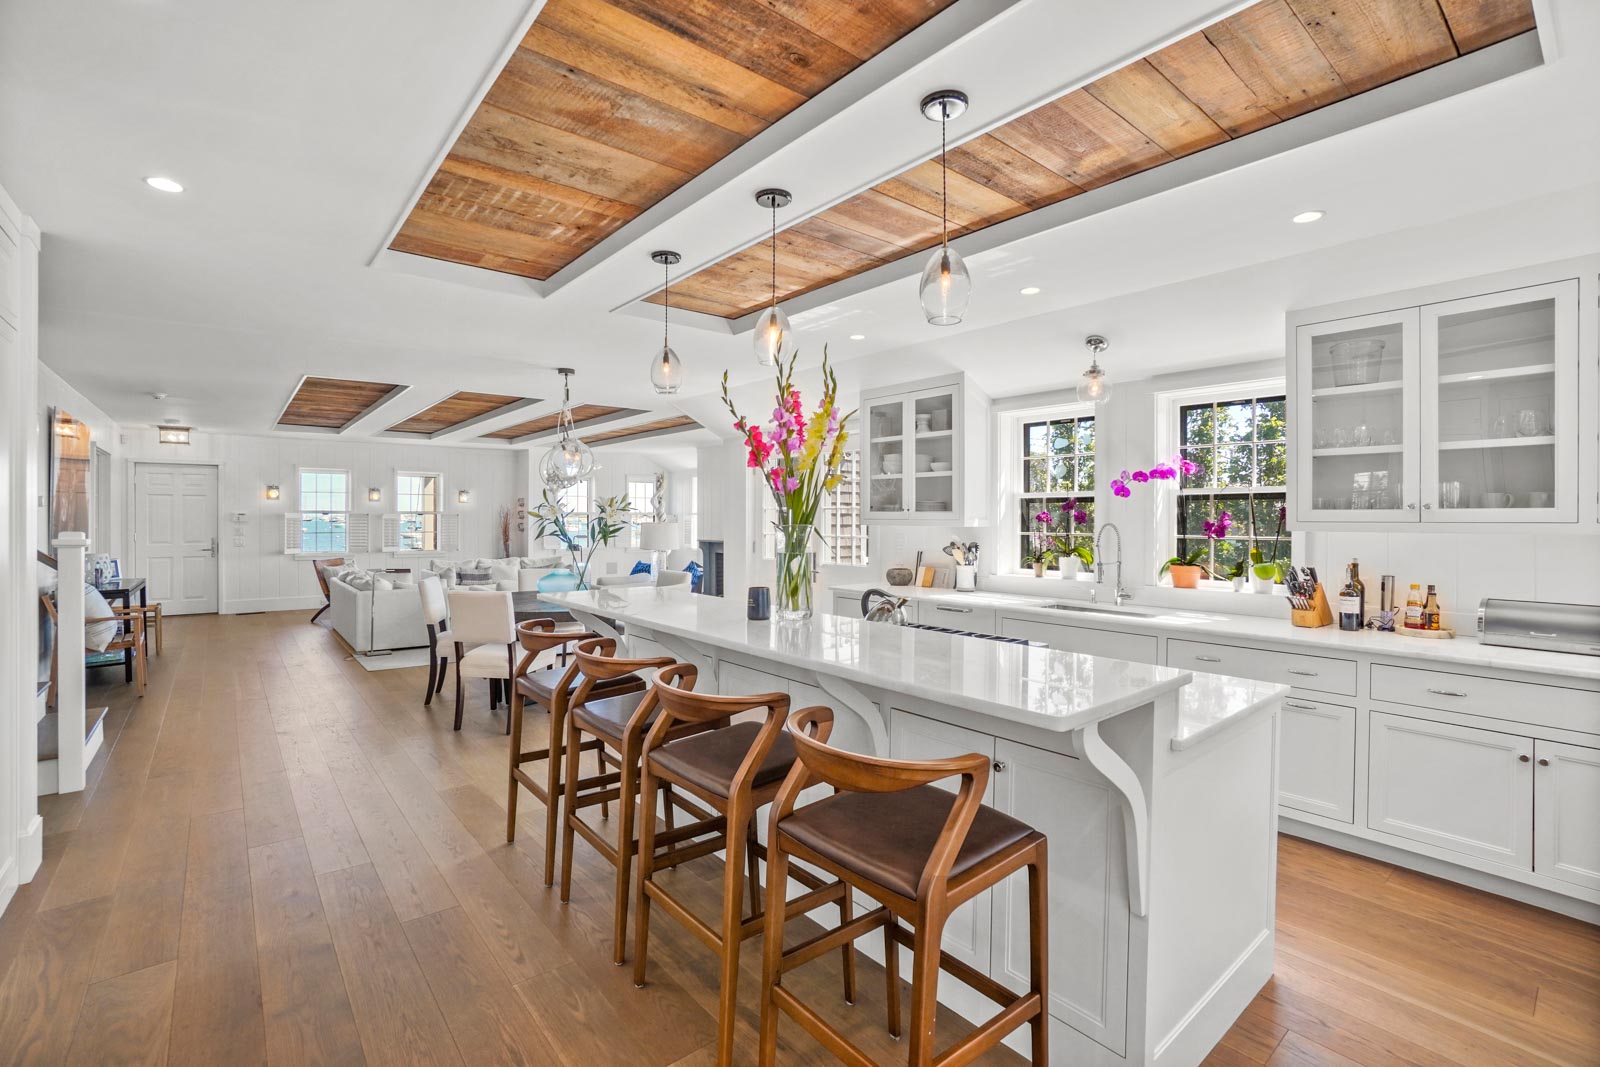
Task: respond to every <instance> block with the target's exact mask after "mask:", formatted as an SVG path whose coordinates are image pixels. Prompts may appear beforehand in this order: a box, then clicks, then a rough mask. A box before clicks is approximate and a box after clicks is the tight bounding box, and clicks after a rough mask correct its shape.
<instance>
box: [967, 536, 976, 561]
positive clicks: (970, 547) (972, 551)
mask: <svg viewBox="0 0 1600 1067" xmlns="http://www.w3.org/2000/svg"><path fill="white" fill-rule="evenodd" d="M967 562H968V563H969V564H971V565H972V566H974V567H976V566H977V565H978V542H976V541H968V542H967Z"/></svg>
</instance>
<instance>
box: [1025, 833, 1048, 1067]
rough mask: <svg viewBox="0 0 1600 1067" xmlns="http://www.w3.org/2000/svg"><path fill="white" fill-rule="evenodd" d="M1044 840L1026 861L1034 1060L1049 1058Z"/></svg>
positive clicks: (1030, 1022)
mask: <svg viewBox="0 0 1600 1067" xmlns="http://www.w3.org/2000/svg"><path fill="white" fill-rule="evenodd" d="M1045 849H1046V846H1045V844H1044V842H1040V844H1039V855H1038V858H1037V859H1035V860H1034V862H1033V863H1030V864H1029V865H1028V908H1029V915H1028V990H1029V992H1031V993H1035V994H1037V995H1038V997H1039V1004H1040V1008H1039V1014H1038V1015H1035V1016H1034V1017H1033V1018H1032V1019H1031V1020H1029V1022H1028V1028H1029V1030H1030V1035H1029V1036H1030V1037H1031V1038H1032V1053H1033V1062H1034V1063H1041V1064H1042V1063H1049V1062H1050V1045H1049V1042H1050V1018H1049V1010H1050V990H1049V986H1048V982H1049V974H1048V971H1049V959H1048V953H1049V946H1050V927H1049V922H1050V920H1049V908H1050V904H1049V901H1047V900H1046V899H1045V897H1046V894H1047V892H1048V889H1049V875H1048V873H1047V872H1048V870H1049V868H1048V866H1047V865H1046V860H1045Z"/></svg>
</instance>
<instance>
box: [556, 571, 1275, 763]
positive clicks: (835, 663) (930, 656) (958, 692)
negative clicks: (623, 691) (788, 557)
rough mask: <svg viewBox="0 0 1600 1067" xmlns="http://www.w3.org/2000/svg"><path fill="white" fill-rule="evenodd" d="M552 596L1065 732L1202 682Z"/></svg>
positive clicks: (738, 616)
mask: <svg viewBox="0 0 1600 1067" xmlns="http://www.w3.org/2000/svg"><path fill="white" fill-rule="evenodd" d="M545 599H546V600H548V601H550V602H551V603H555V604H560V605H562V606H564V607H568V608H571V609H575V610H577V611H581V612H588V613H590V614H593V615H597V616H601V617H604V618H609V619H619V620H621V621H622V622H624V623H626V624H627V625H628V626H629V627H634V628H638V629H642V630H647V631H652V632H654V633H656V634H658V635H661V634H665V635H670V636H674V637H679V638H683V639H686V640H688V641H692V642H695V643H698V644H701V645H709V646H711V647H713V648H717V649H720V650H723V651H728V652H735V653H743V654H746V655H750V656H753V657H756V658H760V659H766V660H772V661H775V662H778V663H784V664H789V665H792V666H795V667H799V668H803V669H806V670H809V671H812V672H815V673H817V674H820V675H832V676H834V677H837V678H840V679H843V680H844V681H846V682H850V683H854V684H856V685H862V686H869V687H872V688H874V689H879V690H888V691H890V692H896V693H904V694H906V695H908V696H914V697H918V698H921V699H924V700H928V701H932V702H934V703H941V704H946V705H949V706H952V707H957V708H962V709H965V710H967V711H972V712H976V713H979V714H983V715H988V716H992V717H995V718H999V719H1004V720H1007V721H1010V722H1014V723H1019V724H1025V725H1028V726H1033V727H1037V728H1039V729H1044V730H1051V731H1055V732H1067V731H1070V730H1075V729H1078V728H1080V727H1083V726H1087V725H1089V724H1091V723H1094V722H1099V721H1101V720H1103V719H1109V718H1112V717H1113V716H1116V715H1120V714H1122V713H1123V712H1125V711H1129V710H1132V709H1133V708H1136V707H1139V706H1141V705H1143V704H1148V703H1150V702H1151V701H1153V700H1155V699H1156V698H1157V697H1159V696H1161V695H1163V694H1166V693H1171V692H1175V691H1177V690H1179V689H1180V688H1181V687H1183V686H1184V685H1185V683H1187V682H1189V680H1190V679H1191V678H1192V677H1194V676H1193V675H1192V674H1191V672H1189V671H1186V670H1174V669H1172V668H1170V667H1157V666H1153V665H1150V664H1145V663H1131V662H1128V661H1126V660H1118V659H1107V658H1104V657H1101V656H1090V655H1085V654H1082V653H1076V652H1058V651H1054V650H1052V649H1048V648H1044V647H1033V646H1028V645H1019V644H1007V643H1005V642H1000V641H986V640H983V639H981V638H974V637H959V636H955V635H952V634H943V633H935V632H932V631H928V630H918V629H914V628H909V627H900V626H886V625H884V624H882V623H869V622H866V621H864V620H862V619H851V618H845V617H843V616H838V615H830V614H825V613H819V614H817V615H816V616H815V617H814V618H812V619H810V620H807V621H805V622H799V623H777V622H751V621H749V620H748V619H746V618H745V604H744V602H743V601H735V600H729V599H726V598H723V597H709V596H699V595H696V594H694V593H691V592H690V591H689V590H688V589H687V588H685V587H674V588H668V589H658V588H656V587H654V586H621V587H613V588H607V589H595V590H585V591H583V592H575V593H559V594H557V593H551V594H546V595H545ZM1233 681H1236V682H1239V683H1240V684H1254V683H1245V682H1243V680H1242V679H1233ZM1202 703H1203V701H1202ZM1219 716H1220V717H1225V716H1224V713H1223V711H1221V710H1218V709H1215V708H1210V707H1200V706H1199V705H1196V706H1195V708H1194V710H1193V714H1192V715H1191V717H1190V719H1191V722H1192V723H1193V736H1194V740H1198V739H1199V737H1200V736H1202V731H1203V730H1204V729H1205V725H1204V724H1205V722H1206V721H1207V720H1208V719H1216V718H1218V717H1219ZM1190 743H1193V741H1191V742H1190Z"/></svg>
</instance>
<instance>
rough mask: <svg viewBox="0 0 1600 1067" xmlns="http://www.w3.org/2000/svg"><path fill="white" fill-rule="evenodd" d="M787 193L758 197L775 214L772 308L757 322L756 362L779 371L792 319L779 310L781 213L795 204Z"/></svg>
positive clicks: (776, 191) (764, 192)
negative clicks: (779, 211)
mask: <svg viewBox="0 0 1600 1067" xmlns="http://www.w3.org/2000/svg"><path fill="white" fill-rule="evenodd" d="M792 199H793V197H791V196H790V195H789V193H788V191H787V190H785V189H763V190H761V191H760V192H759V193H757V194H756V203H758V204H760V205H761V206H762V207H764V208H767V209H768V210H770V211H771V212H772V306H771V307H769V308H767V309H766V310H765V311H763V312H762V313H761V317H760V318H758V319H756V333H755V347H756V362H757V363H759V364H761V365H762V366H763V367H776V366H777V365H778V363H779V362H780V361H781V360H782V359H783V353H784V349H786V348H787V347H788V346H789V316H787V315H785V314H784V313H783V309H782V308H781V307H779V306H778V209H779V208H780V207H788V206H789V201H790V200H792Z"/></svg>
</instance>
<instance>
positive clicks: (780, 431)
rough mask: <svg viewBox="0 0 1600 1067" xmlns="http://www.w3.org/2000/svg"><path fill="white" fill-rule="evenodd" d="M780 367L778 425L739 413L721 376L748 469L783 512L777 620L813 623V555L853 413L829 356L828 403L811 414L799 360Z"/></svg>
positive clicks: (826, 368)
mask: <svg viewBox="0 0 1600 1067" xmlns="http://www.w3.org/2000/svg"><path fill="white" fill-rule="evenodd" d="M798 358H799V353H798V352H797V353H795V354H794V355H793V356H791V357H789V361H788V362H787V363H784V362H782V361H779V363H778V370H777V374H776V379H775V382H774V384H775V386H776V389H777V395H776V397H775V400H776V404H775V406H774V407H773V409H772V421H771V423H770V424H769V425H766V426H761V425H758V424H755V423H752V422H751V421H750V420H749V419H747V418H745V417H744V416H743V415H741V414H739V410H738V408H736V407H735V406H734V404H733V398H732V397H730V396H729V395H728V373H727V372H726V371H724V372H723V373H722V403H723V405H724V406H725V407H726V408H727V409H728V412H729V413H730V414H731V415H733V426H734V429H736V430H738V431H739V432H740V433H741V434H742V435H743V436H744V444H745V449H746V450H747V453H746V459H745V466H747V467H749V468H751V469H752V470H759V471H760V472H761V480H762V481H763V482H765V483H766V486H767V490H768V492H770V493H771V494H772V500H773V503H775V504H776V505H777V508H778V522H777V533H778V551H777V556H778V575H777V605H776V608H775V610H776V612H777V617H778V618H779V619H780V620H791V619H808V618H810V617H811V590H812V578H813V576H812V569H811V561H810V557H809V553H808V549H809V546H810V541H811V537H812V535H813V533H815V532H816V521H817V517H818V515H819V514H820V513H821V510H822V503H823V500H824V499H825V498H826V497H827V495H828V494H830V493H832V492H833V491H834V490H835V489H837V488H838V486H839V482H840V480H841V479H842V478H843V475H842V474H841V472H840V468H841V466H842V464H843V462H844V446H845V442H846V441H848V440H849V439H850V434H849V431H848V430H847V429H846V428H845V427H846V425H847V424H848V423H849V421H850V419H851V417H852V416H853V415H855V412H854V411H851V412H849V413H848V414H840V412H839V404H838V399H839V383H838V379H837V378H836V377H835V376H834V373H833V369H832V368H831V367H829V366H828V350H827V349H826V348H824V349H823V350H822V396H821V398H820V399H819V400H818V401H817V405H816V408H815V409H814V410H812V411H811V413H810V414H807V413H806V409H805V404H804V402H803V401H802V400H801V397H800V390H799V389H797V388H795V385H794V367H795V361H796V360H797V359H798Z"/></svg>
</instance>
